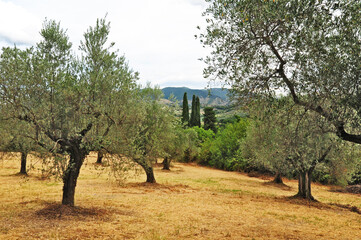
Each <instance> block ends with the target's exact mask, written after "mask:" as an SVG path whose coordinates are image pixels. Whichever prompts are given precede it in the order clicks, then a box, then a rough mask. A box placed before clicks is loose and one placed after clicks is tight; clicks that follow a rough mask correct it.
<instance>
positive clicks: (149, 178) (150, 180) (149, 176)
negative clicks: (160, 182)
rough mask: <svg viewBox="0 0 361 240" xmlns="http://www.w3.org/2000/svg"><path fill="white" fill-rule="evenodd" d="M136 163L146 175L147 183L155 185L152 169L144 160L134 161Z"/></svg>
mask: <svg viewBox="0 0 361 240" xmlns="http://www.w3.org/2000/svg"><path fill="white" fill-rule="evenodd" d="M135 162H136V163H138V164H139V165H140V166H141V167H142V168H143V169H144V171H145V174H146V175H147V181H146V182H147V183H156V181H155V177H154V171H153V167H152V166H150V165H149V164H148V163H147V162H146V161H145V160H143V159H136V160H135Z"/></svg>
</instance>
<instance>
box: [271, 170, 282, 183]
mask: <svg viewBox="0 0 361 240" xmlns="http://www.w3.org/2000/svg"><path fill="white" fill-rule="evenodd" d="M272 182H274V183H277V184H281V183H283V181H282V174H281V173H279V172H277V173H276V176H275V178H274V179H273V181H272Z"/></svg>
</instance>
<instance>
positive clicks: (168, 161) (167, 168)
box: [163, 157, 170, 170]
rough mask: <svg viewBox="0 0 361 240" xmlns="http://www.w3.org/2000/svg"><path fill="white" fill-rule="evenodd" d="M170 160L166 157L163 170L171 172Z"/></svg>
mask: <svg viewBox="0 0 361 240" xmlns="http://www.w3.org/2000/svg"><path fill="white" fill-rule="evenodd" d="M169 167H170V159H169V158H168V157H165V158H164V160H163V170H170V168H169Z"/></svg>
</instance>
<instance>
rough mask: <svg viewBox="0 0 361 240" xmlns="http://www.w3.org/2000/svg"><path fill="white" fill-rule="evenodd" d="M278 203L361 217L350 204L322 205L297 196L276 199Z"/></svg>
mask: <svg viewBox="0 0 361 240" xmlns="http://www.w3.org/2000/svg"><path fill="white" fill-rule="evenodd" d="M277 199H279V200H280V201H284V202H288V203H291V204H296V205H302V206H307V207H310V208H311V207H312V208H317V209H320V210H337V211H339V210H348V211H350V212H354V213H357V214H360V215H361V210H360V209H359V208H358V207H356V206H352V205H350V204H338V203H322V202H319V201H318V200H316V199H314V200H308V199H304V198H301V197H299V196H297V195H296V196H291V197H282V198H277Z"/></svg>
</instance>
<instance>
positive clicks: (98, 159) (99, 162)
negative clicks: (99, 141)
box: [97, 150, 104, 164]
mask: <svg viewBox="0 0 361 240" xmlns="http://www.w3.org/2000/svg"><path fill="white" fill-rule="evenodd" d="M103 157H104V154H103V152H102V151H101V150H100V151H98V156H97V163H98V164H101V163H102V160H103Z"/></svg>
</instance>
